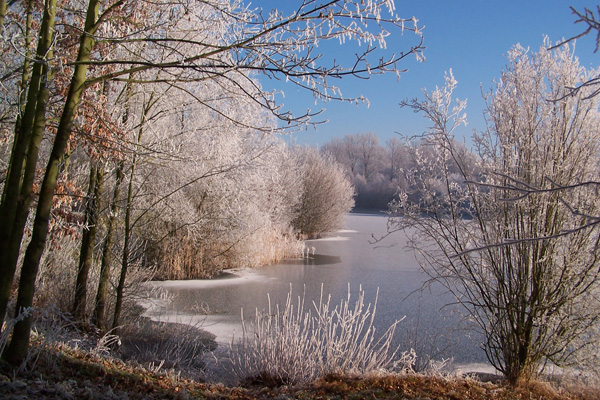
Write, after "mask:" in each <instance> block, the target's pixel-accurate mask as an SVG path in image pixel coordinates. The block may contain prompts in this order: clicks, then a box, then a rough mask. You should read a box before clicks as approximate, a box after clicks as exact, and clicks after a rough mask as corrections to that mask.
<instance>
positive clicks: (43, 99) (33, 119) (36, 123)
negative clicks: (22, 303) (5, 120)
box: [0, 0, 56, 324]
mask: <svg viewBox="0 0 600 400" xmlns="http://www.w3.org/2000/svg"><path fill="white" fill-rule="evenodd" d="M29 6H31V4H29ZM28 10H31V8H30V7H28ZM55 15H56V0H48V1H47V2H46V4H45V7H44V15H43V20H42V25H41V27H40V33H39V38H40V39H39V42H38V46H37V50H36V57H35V60H36V61H35V62H34V66H33V71H32V75H31V78H30V79H29V87H28V91H27V102H26V106H25V110H24V111H23V113H22V114H20V115H19V118H18V120H17V123H16V125H15V136H14V141H13V148H12V151H11V159H10V162H9V167H8V172H7V179H6V182H5V184H4V190H3V193H2V202H1V204H0V226H2V229H0V324H1V323H2V321H4V316H5V315H6V307H7V304H8V299H9V297H10V290H11V287H12V283H13V278H14V274H15V269H16V265H17V258H18V254H19V249H20V246H21V240H22V238H23V228H24V224H25V221H26V220H27V215H28V212H29V206H30V205H31V197H30V194H31V192H32V191H33V187H31V188H29V187H28V186H27V185H28V183H27V184H26V186H23V184H24V183H23V179H24V177H23V170H24V168H26V169H29V168H31V165H30V162H33V164H34V165H33V169H34V170H35V161H37V151H36V149H37V147H39V142H34V143H33V144H32V140H31V139H32V136H33V135H34V134H35V133H34V130H35V131H36V133H40V132H39V131H38V128H39V127H40V125H41V126H42V132H43V125H44V124H45V114H46V106H47V103H48V98H49V92H48V88H47V87H46V83H47V81H48V80H49V79H51V77H50V76H49V75H50V70H49V68H48V63H47V60H48V59H51V58H52V52H51V45H52V37H53V32H54V22H55ZM30 19H31V18H30V16H28V17H27V21H28V22H29V23H30ZM28 64H29V61H25V64H24V72H23V84H24V85H25V82H27V71H26V69H27V68H28ZM40 134H41V133H40ZM36 144H37V147H36ZM28 149H29V153H28ZM32 151H33V152H34V153H33V154H32ZM34 158H35V161H34V160H33V159H34ZM26 160H27V166H26V165H25V163H26ZM22 191H23V192H22ZM23 213H25V221H22V219H23Z"/></svg>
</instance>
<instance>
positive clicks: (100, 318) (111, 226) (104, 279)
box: [92, 162, 125, 330]
mask: <svg viewBox="0 0 600 400" xmlns="http://www.w3.org/2000/svg"><path fill="white" fill-rule="evenodd" d="M123 168H124V163H123V162H121V163H120V164H119V166H118V167H117V171H116V175H117V179H116V182H115V190H114V192H113V197H112V200H111V203H110V216H109V217H108V226H107V228H106V239H105V240H104V244H103V250H102V264H101V267H100V280H99V282H98V293H97V294H96V301H95V306H94V315H93V316H92V322H93V323H94V324H95V325H96V326H97V327H98V328H100V329H102V330H104V329H106V321H105V314H106V295H107V292H108V283H109V280H110V268H111V258H112V246H113V236H114V230H115V227H116V224H117V218H118V212H119V206H118V201H119V196H120V195H121V184H122V183H123V177H124V176H125V174H124V173H123Z"/></svg>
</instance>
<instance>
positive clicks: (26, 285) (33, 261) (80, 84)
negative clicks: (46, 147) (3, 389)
mask: <svg viewBox="0 0 600 400" xmlns="http://www.w3.org/2000/svg"><path fill="white" fill-rule="evenodd" d="M50 1H51V2H54V1H55V0H50ZM98 9H99V0H90V1H89V3H88V9H87V13H86V21H85V28H84V32H83V34H82V35H81V41H80V44H79V53H78V55H77V63H76V66H75V70H74V72H73V77H72V78H71V83H70V86H69V92H68V95H67V99H66V101H65V106H64V109H63V112H62V115H61V118H60V122H59V124H58V128H57V130H56V138H55V140H54V146H53V147H52V152H51V153H50V158H49V159H48V164H47V166H46V171H45V174H44V179H43V181H42V185H41V188H40V194H39V200H38V206H37V210H36V216H35V220H34V223H33V231H32V233H31V241H30V243H29V245H28V246H27V251H26V252H25V258H24V260H23V267H22V269H21V279H20V281H19V291H18V295H17V305H16V313H17V314H19V313H20V312H21V311H22V310H24V309H28V308H30V307H31V306H32V303H33V294H34V290H35V279H36V277H37V272H38V268H39V263H40V259H41V257H42V253H43V251H44V248H45V245H46V237H47V235H48V224H49V220H50V210H51V208H52V200H53V198H54V190H55V188H56V182H57V178H58V171H59V164H60V161H61V159H62V158H63V157H64V155H65V150H66V147H67V142H68V140H69V137H70V135H71V128H72V126H73V120H74V119H75V113H76V111H77V107H78V105H79V102H80V100H81V95H82V93H83V90H84V87H85V86H84V84H85V78H86V74H87V69H88V62H89V60H90V53H91V51H92V47H93V45H94V38H93V34H94V33H95V31H96V29H97V27H98V26H97V20H98ZM31 322H32V321H31V316H28V317H26V318H24V319H22V320H20V321H19V322H17V323H16V324H15V327H14V330H13V335H12V339H11V341H10V344H9V346H8V348H7V349H6V352H5V354H4V358H5V359H6V360H7V361H8V362H9V363H11V364H13V365H18V364H20V363H21V362H22V361H23V360H24V359H25V357H26V356H27V351H28V348H29V336H30V333H31V332H30V331H31Z"/></svg>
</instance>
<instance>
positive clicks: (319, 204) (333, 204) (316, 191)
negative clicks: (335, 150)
mask: <svg viewBox="0 0 600 400" xmlns="http://www.w3.org/2000/svg"><path fill="white" fill-rule="evenodd" d="M296 151H297V152H298V158H299V166H300V168H301V175H302V186H301V188H302V190H301V194H302V196H301V199H300V204H299V205H298V210H297V214H296V218H295V219H294V221H293V225H294V229H295V230H296V232H297V233H298V234H300V235H301V236H303V237H306V238H316V237H319V235H321V234H323V233H325V232H331V231H332V230H334V229H337V228H339V227H340V226H341V224H342V222H343V217H344V216H345V214H346V213H347V212H349V211H350V210H351V209H352V207H354V200H353V195H354V188H353V187H352V184H351V183H350V180H349V179H348V178H347V176H346V174H345V173H344V171H343V169H342V167H341V165H339V164H338V163H337V161H335V159H334V158H333V157H331V156H328V155H321V154H319V152H318V151H317V150H316V149H313V148H297V149H296Z"/></svg>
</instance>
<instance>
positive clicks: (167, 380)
mask: <svg viewBox="0 0 600 400" xmlns="http://www.w3.org/2000/svg"><path fill="white" fill-rule="evenodd" d="M83 347H85V346H82V348H78V349H75V348H73V347H71V346H69V345H65V344H58V343H56V342H53V343H48V342H45V341H43V340H36V341H34V345H33V347H32V351H31V352H30V353H32V354H33V356H32V357H31V359H30V360H29V361H28V363H27V367H26V368H21V369H20V370H17V371H15V370H14V369H13V368H12V367H10V366H8V365H6V364H0V398H2V399H369V398H370V399H421V400H425V399H431V400H434V399H453V400H461V399H464V400H470V399H473V400H475V399H477V400H484V399H485V400H490V399H491V400H504V399H529V400H532V399H533V400H542V399H545V400H557V399H585V400H587V399H598V398H600V390H595V389H592V388H589V387H583V386H579V387H570V388H565V387H563V388H561V389H557V388H556V387H554V386H552V385H550V384H549V383H542V382H534V383H529V384H526V385H521V386H519V387H510V386H508V385H506V384H504V383H503V382H501V381H500V382H481V381H478V380H476V379H473V378H455V377H453V378H444V377H428V376H422V375H418V374H408V375H393V376H391V375H388V376H378V377H344V376H328V377H326V378H323V379H320V380H318V381H316V382H314V383H312V384H310V385H304V386H295V387H290V386H278V387H277V386H268V385H267V386H265V382H252V383H251V382H248V384H247V385H241V386H224V385H222V384H209V383H204V382H200V381H197V380H193V379H184V378H182V377H181V375H179V376H178V375H176V374H174V373H173V370H171V372H152V371H150V369H148V368H144V367H142V366H141V364H139V363H138V364H135V363H131V362H124V361H123V360H121V359H119V358H116V357H114V356H109V355H107V354H104V353H103V352H102V351H98V350H94V351H90V350H89V349H88V350H84V349H83ZM96 349H97V347H96Z"/></svg>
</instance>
